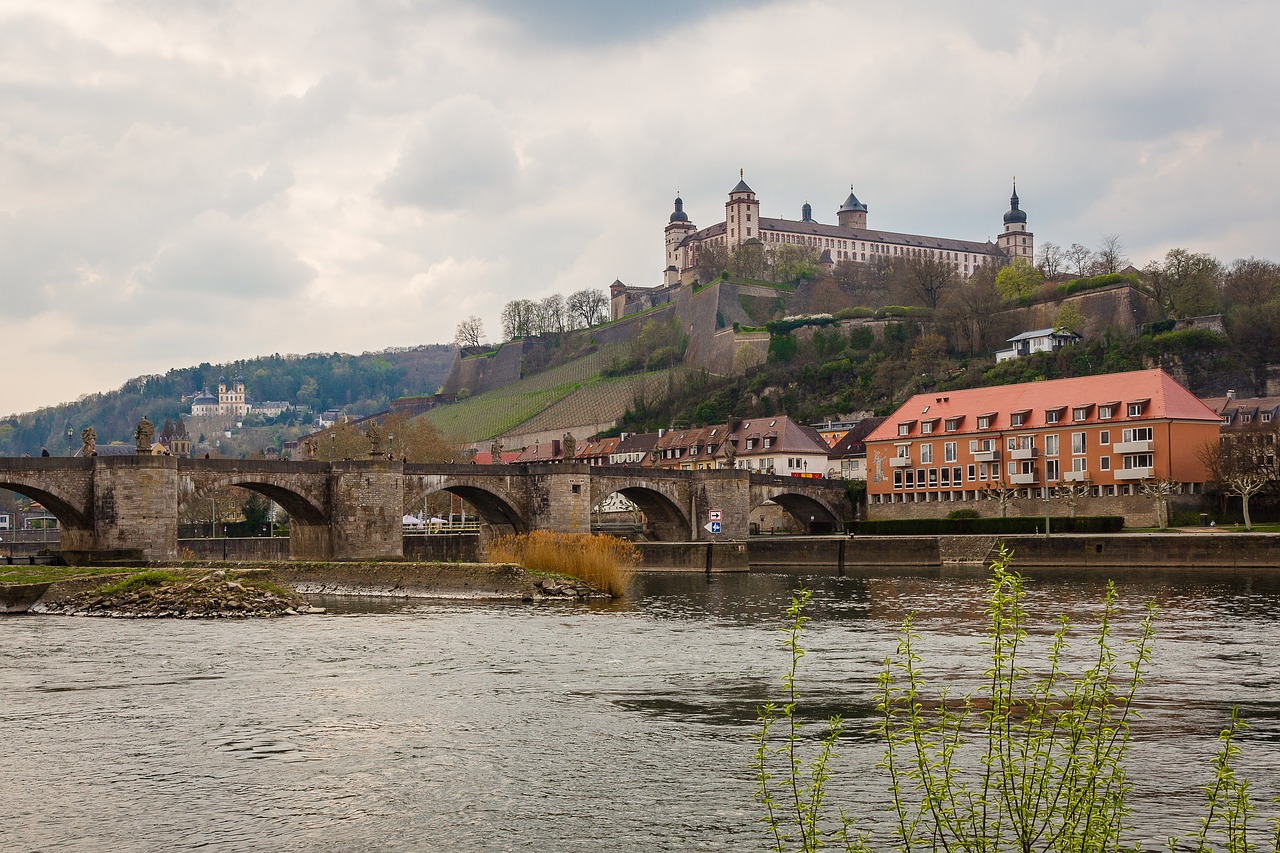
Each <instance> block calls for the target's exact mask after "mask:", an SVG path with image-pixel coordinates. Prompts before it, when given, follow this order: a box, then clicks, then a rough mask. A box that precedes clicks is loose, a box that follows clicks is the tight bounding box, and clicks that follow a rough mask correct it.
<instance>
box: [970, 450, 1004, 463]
mask: <svg viewBox="0 0 1280 853" xmlns="http://www.w3.org/2000/svg"><path fill="white" fill-rule="evenodd" d="M973 461H974V462H999V461H1000V451H999V450H978V451H976V452H975V453H974V454H973Z"/></svg>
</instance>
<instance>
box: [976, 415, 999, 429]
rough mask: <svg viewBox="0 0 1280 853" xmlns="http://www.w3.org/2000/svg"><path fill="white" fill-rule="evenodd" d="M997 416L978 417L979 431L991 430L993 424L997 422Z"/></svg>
mask: <svg viewBox="0 0 1280 853" xmlns="http://www.w3.org/2000/svg"><path fill="white" fill-rule="evenodd" d="M995 417H996V416H995V415H994V414H990V415H978V429H991V422H992V421H993V420H995Z"/></svg>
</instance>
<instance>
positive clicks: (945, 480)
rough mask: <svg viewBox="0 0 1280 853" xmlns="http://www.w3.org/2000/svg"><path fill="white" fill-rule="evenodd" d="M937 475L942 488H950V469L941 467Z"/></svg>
mask: <svg viewBox="0 0 1280 853" xmlns="http://www.w3.org/2000/svg"><path fill="white" fill-rule="evenodd" d="M939 476H940V477H941V480H940V482H941V484H942V488H944V489H947V488H950V487H951V469H950V468H943V469H942V471H941V472H940V475H939Z"/></svg>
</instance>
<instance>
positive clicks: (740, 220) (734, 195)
mask: <svg viewBox="0 0 1280 853" xmlns="http://www.w3.org/2000/svg"><path fill="white" fill-rule="evenodd" d="M724 229H725V237H726V238H727V242H726V244H725V245H726V246H727V247H728V248H729V249H730V250H732V249H734V248H736V247H738V246H740V245H742V244H743V243H745V242H746V241H747V240H751V239H753V238H754V239H756V240H759V239H760V202H758V201H756V194H755V191H754V190H753V189H751V187H749V186H747V182H746V181H745V180H744V179H743V177H742V170H741V169H739V170H738V185H737V186H736V187H734V188H733V189H731V190H729V200H728V201H727V202H725V205H724Z"/></svg>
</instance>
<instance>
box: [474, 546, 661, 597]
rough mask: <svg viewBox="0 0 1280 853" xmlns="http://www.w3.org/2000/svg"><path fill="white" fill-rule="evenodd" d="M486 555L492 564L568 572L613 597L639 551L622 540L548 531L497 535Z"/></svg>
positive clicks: (628, 577)
mask: <svg viewBox="0 0 1280 853" xmlns="http://www.w3.org/2000/svg"><path fill="white" fill-rule="evenodd" d="M488 554H489V559H490V561H492V562H495V563H519V564H520V565H522V566H524V567H525V568H526V569H529V570H530V571H534V572H549V573H555V574H562V575H570V576H572V577H575V578H578V579H579V580H582V581H586V582H587V583H589V584H591V585H592V586H593V587H595V588H596V589H599V590H601V591H603V592H607V593H609V594H610V595H612V596H614V597H615V598H618V597H621V596H623V595H625V594H626V592H627V587H629V586H631V581H632V579H633V578H634V577H635V573H636V568H637V567H638V566H639V565H640V552H639V551H637V550H636V548H635V546H634V545H632V544H631V543H630V542H628V541H627V540H625V539H619V538H618V537H616V536H593V535H589V534H584V533H554V532H552V531H549V530H535V531H533V532H532V533H520V534H516V535H514V536H500V537H498V538H497V539H494V540H493V541H492V542H490V543H489V547H488Z"/></svg>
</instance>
